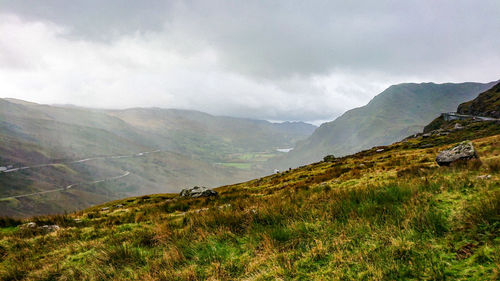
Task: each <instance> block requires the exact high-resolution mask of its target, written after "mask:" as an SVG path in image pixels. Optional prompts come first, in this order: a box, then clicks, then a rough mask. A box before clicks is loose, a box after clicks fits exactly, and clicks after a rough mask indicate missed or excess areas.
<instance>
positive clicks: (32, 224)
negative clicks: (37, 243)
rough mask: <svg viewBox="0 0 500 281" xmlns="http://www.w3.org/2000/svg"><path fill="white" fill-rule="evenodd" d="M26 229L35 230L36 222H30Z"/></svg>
mask: <svg viewBox="0 0 500 281" xmlns="http://www.w3.org/2000/svg"><path fill="white" fill-rule="evenodd" d="M24 227H26V228H35V227H36V222H29V223H27V224H25V225H24Z"/></svg>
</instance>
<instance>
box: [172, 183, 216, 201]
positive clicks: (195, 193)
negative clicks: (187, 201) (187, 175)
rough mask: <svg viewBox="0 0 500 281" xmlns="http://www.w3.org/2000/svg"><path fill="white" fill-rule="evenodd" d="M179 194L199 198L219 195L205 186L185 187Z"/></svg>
mask: <svg viewBox="0 0 500 281" xmlns="http://www.w3.org/2000/svg"><path fill="white" fill-rule="evenodd" d="M179 195H180V196H181V197H191V198H198V197H210V196H217V192H216V191H214V190H211V189H209V188H207V187H204V186H195V187H193V188H186V189H183V190H182V191H181V193H180V194H179Z"/></svg>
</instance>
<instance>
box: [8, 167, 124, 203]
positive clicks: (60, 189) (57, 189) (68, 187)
mask: <svg viewBox="0 0 500 281" xmlns="http://www.w3.org/2000/svg"><path fill="white" fill-rule="evenodd" d="M128 175H130V172H129V171H126V172H125V173H124V174H123V175H119V176H116V177H111V178H106V179H102V180H96V181H91V182H80V183H73V184H70V185H68V186H66V187H61V188H56V189H50V190H44V191H39V192H33V193H28V194H21V195H14V196H9V197H3V198H0V201H2V200H9V199H16V198H22V197H28V196H34V195H40V194H45V193H51V192H58V191H64V190H68V189H70V188H73V187H75V186H78V185H89V184H96V183H100V182H105V181H110V180H117V179H120V178H123V177H126V176H128Z"/></svg>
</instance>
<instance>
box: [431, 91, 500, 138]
mask: <svg viewBox="0 0 500 281" xmlns="http://www.w3.org/2000/svg"><path fill="white" fill-rule="evenodd" d="M456 112H457V113H458V114H461V115H463V116H459V115H454V116H448V115H450V114H449V113H444V114H442V115H440V116H439V117H437V118H436V119H434V120H433V121H432V122H431V123H429V124H428V125H427V126H425V127H424V131H423V132H424V133H432V132H435V133H436V132H437V133H439V130H441V131H450V130H456V128H454V127H455V126H458V128H463V127H468V126H471V125H474V124H475V123H478V122H480V123H483V121H484V120H489V119H491V118H494V119H500V83H498V84H496V85H495V86H493V87H492V88H491V89H489V90H487V91H485V92H483V93H481V94H479V96H477V97H476V98H475V99H473V100H471V101H467V102H464V103H462V104H460V105H459V106H458V108H457V110H456ZM445 116H448V118H445ZM475 116H476V117H477V116H479V117H487V118H481V119H479V120H474V119H473V117H475ZM449 117H453V119H451V120H450V118H449ZM494 119H493V120H492V121H493V122H498V120H497V121H495V120H494Z"/></svg>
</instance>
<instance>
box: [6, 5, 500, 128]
mask: <svg viewBox="0 0 500 281" xmlns="http://www.w3.org/2000/svg"><path fill="white" fill-rule="evenodd" d="M12 2H13V3H10V2H8V3H6V4H5V5H4V4H2V8H0V34H2V36H1V37H0V85H1V86H0V90H1V93H2V96H4V97H17V98H21V99H26V100H32V101H37V102H42V103H71V104H77V105H82V106H91V107H107V108H124V107H136V106H158V107H169V108H185V109H197V110H201V111H206V112H209V113H213V114H219V115H233V116H240V117H251V118H259V119H269V120H304V121H315V120H316V121H317V120H331V119H332V118H334V117H335V116H338V115H339V114H340V113H342V112H343V111H345V110H347V109H350V108H352V107H355V106H360V105H363V104H365V103H366V102H368V101H369V99H370V98H371V97H373V96H374V95H376V94H377V93H379V92H380V91H382V90H383V89H384V88H385V87H387V86H389V85H390V84H394V83H401V82H419V81H434V82H447V81H451V82H460V81H484V82H486V81H490V80H496V79H498V78H499V77H498V75H499V74H500V72H499V68H498V65H500V53H499V52H498V50H497V49H498V48H497V47H498V46H499V45H500V37H498V34H497V33H498V30H500V18H499V17H498V14H499V13H500V4H499V3H498V1H484V2H481V5H480V6H479V5H477V4H475V3H473V2H472V1H415V2H412V1H404V3H400V2H402V1H363V3H360V2H358V3H355V2H354V1H338V2H336V1H307V2H304V1H279V2H278V1H265V2H264V1H245V2H240V1H238V2H236V1H179V2H178V1H173V2H165V1H158V2H156V1H153V2H150V3H147V4H145V3H144V4H141V3H142V1H131V2H129V3H128V4H130V5H129V6H128V5H126V4H127V2H120V3H118V2H116V1H104V2H103V1H82V2H81V3H80V4H79V5H76V4H75V5H74V6H71V7H69V6H68V5H67V4H66V3H67V2H65V1H49V2H47V4H46V5H45V6H44V7H40V4H37V3H38V2H36V3H35V2H32V1H12ZM345 2H347V3H345Z"/></svg>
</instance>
